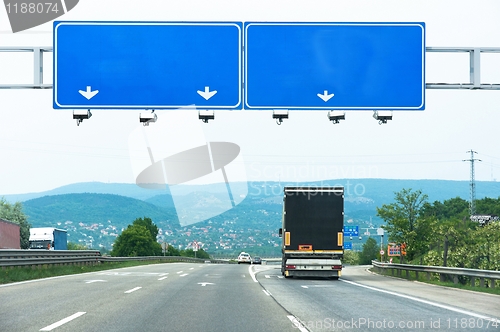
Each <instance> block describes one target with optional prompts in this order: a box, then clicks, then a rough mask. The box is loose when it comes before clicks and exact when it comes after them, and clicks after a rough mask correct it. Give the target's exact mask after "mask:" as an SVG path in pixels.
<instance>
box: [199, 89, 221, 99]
mask: <svg viewBox="0 0 500 332" xmlns="http://www.w3.org/2000/svg"><path fill="white" fill-rule="evenodd" d="M196 92H198V94H199V95H200V96H202V97H203V98H205V99H206V100H209V99H210V98H212V97H213V96H214V95H215V94H216V93H217V90H214V91H210V87H208V86H206V87H205V91H201V90H198V91H196Z"/></svg>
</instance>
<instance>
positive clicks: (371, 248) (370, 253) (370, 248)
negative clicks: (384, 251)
mask: <svg viewBox="0 0 500 332" xmlns="http://www.w3.org/2000/svg"><path fill="white" fill-rule="evenodd" d="M378 253H379V246H378V244H377V240H375V239H374V238H372V237H369V238H368V239H367V240H366V242H365V244H363V250H362V251H361V253H360V255H359V264H361V265H367V264H371V263H372V260H373V259H375V258H377V254H378Z"/></svg>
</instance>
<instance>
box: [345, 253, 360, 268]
mask: <svg viewBox="0 0 500 332" xmlns="http://www.w3.org/2000/svg"><path fill="white" fill-rule="evenodd" d="M342 264H349V265H358V264H359V252H357V251H352V250H344V259H343V260H342Z"/></svg>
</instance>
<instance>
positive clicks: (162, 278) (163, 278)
mask: <svg viewBox="0 0 500 332" xmlns="http://www.w3.org/2000/svg"><path fill="white" fill-rule="evenodd" d="M167 278H168V277H167V276H165V277H161V278H160V279H158V280H165V279H167Z"/></svg>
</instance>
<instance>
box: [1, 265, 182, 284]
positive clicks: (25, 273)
mask: <svg viewBox="0 0 500 332" xmlns="http://www.w3.org/2000/svg"><path fill="white" fill-rule="evenodd" d="M171 262H172V261H168V263H171ZM159 263H167V262H166V261H160V260H157V261H128V262H101V263H99V264H95V265H41V266H33V267H32V266H15V267H2V268H0V284H7V283H12V282H18V281H25V280H33V279H41V278H48V277H56V276H62V275H69V274H79V273H87V272H96V271H103V270H110V269H118V268H122V267H131V266H139V265H148V264H159Z"/></svg>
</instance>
